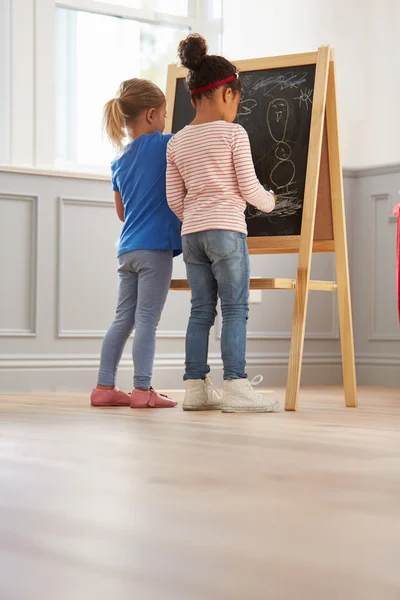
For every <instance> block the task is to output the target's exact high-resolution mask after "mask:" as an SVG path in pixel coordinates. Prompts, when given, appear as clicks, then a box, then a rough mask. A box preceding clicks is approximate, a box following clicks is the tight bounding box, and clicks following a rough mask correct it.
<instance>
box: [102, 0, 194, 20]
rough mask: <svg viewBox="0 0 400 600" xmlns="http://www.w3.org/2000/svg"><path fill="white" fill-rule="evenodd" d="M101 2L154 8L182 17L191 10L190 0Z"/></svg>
mask: <svg viewBox="0 0 400 600" xmlns="http://www.w3.org/2000/svg"><path fill="white" fill-rule="evenodd" d="M99 2H104V3H107V4H115V5H117V6H127V7H128V8H143V9H148V10H154V11H157V12H160V13H168V14H170V15H177V16H180V17H187V16H188V12H189V6H188V4H189V3H188V0H99Z"/></svg>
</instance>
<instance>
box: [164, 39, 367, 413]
mask: <svg viewBox="0 0 400 600" xmlns="http://www.w3.org/2000/svg"><path fill="white" fill-rule="evenodd" d="M310 64H316V72H315V83H314V99H313V108H312V116H311V129H310V138H309V152H308V160H307V171H306V182H305V192H304V201H303V216H302V225H301V234H300V236H283V237H253V238H249V239H248V247H249V252H250V253H251V254H288V253H298V254H299V261H298V266H297V277H296V279H251V281H250V289H262V290H283V289H294V290H295V302H294V314H293V324H292V339H291V345H290V354H289V368H288V377H287V386H286V400H285V409H286V410H289V411H293V410H296V409H297V406H298V397H299V390H300V376H301V367H302V359H303V348H304V336H305V326H306V315H307V304H308V292H309V290H319V291H329V292H333V291H337V294H338V304H339V324H340V339H341V349H342V365H343V381H344V395H345V404H346V406H347V407H356V406H357V405H358V402H357V387H356V371H355V360H354V340H353V323H352V313H351V299H350V283H349V267H348V253H347V240H346V224H345V212H344V197H343V179H342V167H341V161H340V151H339V137H338V118H337V106H336V79H335V64H334V53H333V50H332V49H331V48H330V47H329V46H323V47H321V48H319V50H318V52H314V53H307V54H297V55H290V56H279V57H273V58H260V59H256V60H245V61H238V62H237V63H236V65H237V67H238V69H239V70H240V71H241V72H246V71H255V70H258V69H259V70H262V69H273V68H279V67H295V66H302V65H310ZM185 75H186V70H185V69H183V68H180V67H177V66H176V65H171V66H170V67H169V71H168V84H167V101H168V108H169V111H170V117H169V119H168V122H167V131H172V118H173V117H172V115H173V111H174V100H175V89H176V80H177V78H179V77H180V78H181V77H184V76H185ZM316 221H318V222H319V225H320V226H319V227H318V230H319V232H321V231H322V232H323V235H322V236H321V233H320V235H319V236H318V239H316V236H315V223H316ZM321 225H322V227H321ZM313 252H334V253H335V259H336V279H337V281H336V282H334V281H310V267H311V256H312V253H313ZM171 289H174V290H188V289H189V287H188V284H187V281H185V280H174V281H173V282H172V285H171Z"/></svg>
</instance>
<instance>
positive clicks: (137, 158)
mask: <svg viewBox="0 0 400 600" xmlns="http://www.w3.org/2000/svg"><path fill="white" fill-rule="evenodd" d="M171 137H172V136H171V135H163V134H161V133H159V132H157V133H152V134H147V135H142V136H140V137H139V138H137V139H136V140H134V141H133V142H131V143H130V144H128V146H126V148H125V149H124V152H123V154H122V155H121V156H120V157H119V158H117V159H116V160H115V161H114V162H113V163H112V165H111V175H112V185H113V190H114V191H115V192H119V193H120V194H121V196H122V201H123V203H124V214H125V222H124V226H123V228H122V232H121V237H120V240H119V245H118V256H121V254H125V253H126V252H130V251H131V250H173V251H174V256H178V254H181V253H182V242H181V234H180V222H179V220H178V218H177V217H176V216H175V215H174V213H173V212H172V211H171V209H170V208H169V206H168V204H167V193H166V180H165V177H166V168H167V158H166V153H167V144H168V141H169V140H170V138H171Z"/></svg>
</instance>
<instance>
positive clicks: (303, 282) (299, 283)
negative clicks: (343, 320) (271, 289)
mask: <svg viewBox="0 0 400 600" xmlns="http://www.w3.org/2000/svg"><path fill="white" fill-rule="evenodd" d="M305 258H307V257H305ZM310 258H311V251H310ZM299 264H300V256H299ZM309 279H310V273H309V270H305V271H300V269H299V270H298V273H297V280H296V295H295V299H294V312H293V325H292V340H291V343H290V354H289V368H288V377H287V384H286V399H285V410H296V409H297V403H298V398H299V391H300V377H301V366H302V362H303V349H304V336H305V332H306V316H307V304H308V282H309Z"/></svg>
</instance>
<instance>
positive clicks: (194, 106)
mask: <svg viewBox="0 0 400 600" xmlns="http://www.w3.org/2000/svg"><path fill="white" fill-rule="evenodd" d="M190 103H191V105H192V106H193V108H194V109H195V110H196V101H195V100H193V98H192V99H191V100H190Z"/></svg>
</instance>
